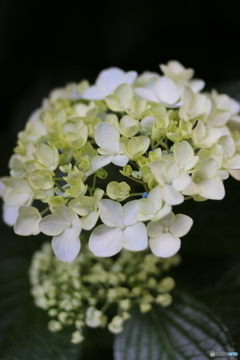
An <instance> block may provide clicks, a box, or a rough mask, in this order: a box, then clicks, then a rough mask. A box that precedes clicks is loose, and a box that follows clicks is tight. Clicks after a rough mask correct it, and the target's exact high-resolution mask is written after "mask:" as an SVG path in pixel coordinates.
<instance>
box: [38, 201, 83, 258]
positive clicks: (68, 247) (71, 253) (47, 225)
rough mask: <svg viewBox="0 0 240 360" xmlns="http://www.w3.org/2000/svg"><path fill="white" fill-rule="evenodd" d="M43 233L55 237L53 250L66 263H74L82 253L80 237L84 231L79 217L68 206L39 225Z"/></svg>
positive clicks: (59, 208)
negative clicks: (80, 252)
mask: <svg viewBox="0 0 240 360" xmlns="http://www.w3.org/2000/svg"><path fill="white" fill-rule="evenodd" d="M39 228H40V230H41V232H43V233H44V234H46V235H50V236H53V239H52V248H53V251H54V253H55V255H56V256H57V257H58V258H59V259H60V260H62V261H64V262H71V261H73V260H74V259H75V258H76V256H77V255H78V253H79V251H80V247H81V244H80V240H79V235H80V232H81V230H82V226H81V221H80V219H79V217H78V216H77V215H76V214H75V213H74V212H73V211H72V210H71V209H69V208H68V207H67V206H64V205H60V206H59V207H58V208H57V210H56V211H55V213H54V214H52V215H47V216H46V217H45V218H43V219H42V220H41V221H40V223H39Z"/></svg>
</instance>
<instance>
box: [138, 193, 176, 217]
mask: <svg viewBox="0 0 240 360" xmlns="http://www.w3.org/2000/svg"><path fill="white" fill-rule="evenodd" d="M138 207H139V212H138V214H137V219H138V220H139V221H147V220H153V221H156V220H159V219H161V218H163V217H164V216H166V215H167V214H169V213H170V211H171V210H172V207H171V206H170V205H168V204H166V203H165V204H163V201H162V195H161V189H160V188H159V187H155V188H154V189H153V190H151V191H150V193H149V194H148V196H147V199H140V200H138Z"/></svg>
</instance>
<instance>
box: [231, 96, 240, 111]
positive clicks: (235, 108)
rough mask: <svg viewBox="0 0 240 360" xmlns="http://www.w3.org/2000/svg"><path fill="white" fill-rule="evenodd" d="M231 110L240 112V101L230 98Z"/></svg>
mask: <svg viewBox="0 0 240 360" xmlns="http://www.w3.org/2000/svg"><path fill="white" fill-rule="evenodd" d="M229 100H230V112H231V114H238V113H239V112H240V103H239V102H238V101H237V100H235V99H232V98H230V99H229Z"/></svg>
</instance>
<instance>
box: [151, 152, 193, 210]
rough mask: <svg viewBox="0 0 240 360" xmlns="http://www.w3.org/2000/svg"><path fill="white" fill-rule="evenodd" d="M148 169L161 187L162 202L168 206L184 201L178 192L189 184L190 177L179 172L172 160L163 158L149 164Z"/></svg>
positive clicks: (171, 158) (169, 157)
mask: <svg viewBox="0 0 240 360" xmlns="http://www.w3.org/2000/svg"><path fill="white" fill-rule="evenodd" d="M150 169H151V172H152V174H153V175H154V177H155V179H156V181H157V182H158V184H159V185H160V187H161V190H162V197H163V200H164V201H165V202H166V203H167V204H170V205H177V204H180V203H182V202H183V201H184V198H183V195H182V194H181V193H180V191H182V190H184V189H186V188H187V187H188V185H189V184H190V183H191V178H190V176H189V175H188V174H187V173H186V172H185V171H183V170H181V169H180V168H179V166H178V164H177V163H176V162H175V160H174V158H173V157H171V156H164V157H163V159H162V160H159V161H154V162H152V163H151V164H150Z"/></svg>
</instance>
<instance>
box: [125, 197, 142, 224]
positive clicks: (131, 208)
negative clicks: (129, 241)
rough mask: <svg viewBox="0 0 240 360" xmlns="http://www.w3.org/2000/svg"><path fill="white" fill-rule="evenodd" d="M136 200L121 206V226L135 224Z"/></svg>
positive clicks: (137, 209)
mask: <svg viewBox="0 0 240 360" xmlns="http://www.w3.org/2000/svg"><path fill="white" fill-rule="evenodd" d="M138 211H139V208H138V200H132V201H129V202H128V203H126V204H125V205H124V206H123V224H124V225H125V226H129V225H133V224H135V223H136V222H137V213H138Z"/></svg>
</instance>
